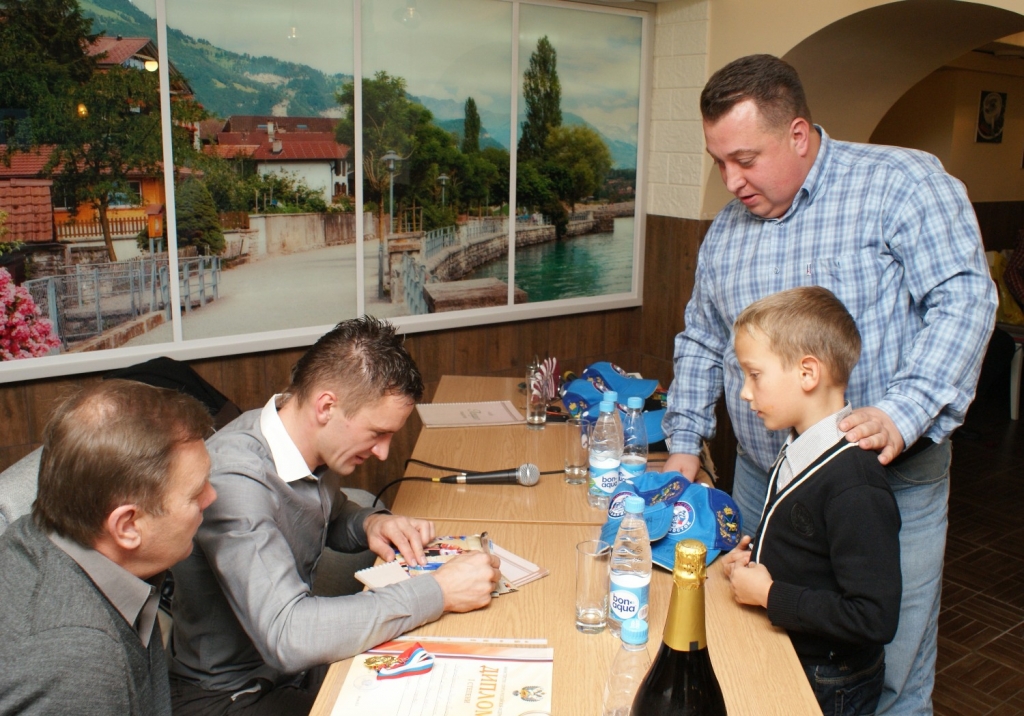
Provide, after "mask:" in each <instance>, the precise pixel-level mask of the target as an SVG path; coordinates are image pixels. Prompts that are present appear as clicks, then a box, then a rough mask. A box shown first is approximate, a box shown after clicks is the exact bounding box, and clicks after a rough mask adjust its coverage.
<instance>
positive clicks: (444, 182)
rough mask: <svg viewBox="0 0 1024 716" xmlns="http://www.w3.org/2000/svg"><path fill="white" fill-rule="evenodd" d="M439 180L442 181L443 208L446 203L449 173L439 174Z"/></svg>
mask: <svg viewBox="0 0 1024 716" xmlns="http://www.w3.org/2000/svg"><path fill="white" fill-rule="evenodd" d="M437 180H438V181H439V182H441V208H442V209H443V208H444V205H445V204H444V188H445V186H446V185H447V184H448V175H447V174H440V175H438V177H437Z"/></svg>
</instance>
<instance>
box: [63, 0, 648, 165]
mask: <svg viewBox="0 0 1024 716" xmlns="http://www.w3.org/2000/svg"><path fill="white" fill-rule="evenodd" d="M79 6H80V7H81V8H82V12H83V13H84V14H85V15H86V16H87V17H91V18H93V31H94V32H100V31H104V32H106V34H107V35H109V36H117V35H123V36H124V37H149V38H150V39H153V40H154V42H155V39H156V21H155V20H154V19H153V18H151V17H150V16H149V15H147V14H146V13H144V12H142V11H141V10H139V9H138V8H137V7H135V6H134V5H133V4H132V3H131V2H130V0H79ZM167 46H168V52H169V53H170V57H171V62H173V63H174V66H175V67H177V68H178V70H179V71H180V72H181V73H182V74H184V75H185V77H187V78H188V81H189V84H190V85H191V86H192V89H193V91H195V94H196V99H197V100H199V102H201V103H202V105H203V106H204V107H206V109H207V110H208V111H209V112H211V113H212V114H213V115H215V116H217V117H222V118H226V117H229V116H231V115H233V114H248V115H270V114H278V115H284V116H290V117H310V116H314V117H315V116H325V117H340V116H341V114H342V109H341V107H339V106H338V104H337V102H336V101H335V93H336V92H337V91H338V90H340V89H341V86H342V85H343V84H344V83H345V82H350V81H351V80H352V77H351V75H343V74H333V75H329V74H325V73H323V72H321V71H319V70H316V69H313V68H312V67H310V66H309V65H304V64H300V63H297V62H287V61H285V60H279V59H277V58H275V57H267V56H261V57H254V56H252V55H249V54H240V53H237V52H231V51H228V50H223V49H221V48H219V47H216V46H215V45H212V44H210V43H209V42H207V41H206V40H203V39H197V38H194V37H190V36H189V35H186V34H185V33H183V32H181V31H179V30H175V29H173V28H171V27H168V28H167ZM409 98H410V99H412V100H413V101H415V102H419V103H420V104H422V105H423V106H424V107H426V108H427V109H429V110H430V111H431V112H432V113H433V115H434V119H435V122H436V124H437V125H438V126H440V127H442V128H444V129H446V130H447V131H449V132H454V133H455V134H456V135H458V136H459V137H461V136H462V122H463V118H464V111H465V108H464V103H463V102H457V101H455V100H451V99H445V100H441V99H434V98H432V97H423V96H414V95H409ZM524 119H525V115H522V116H520V118H519V121H520V122H522V121H523V120H524ZM480 121H481V124H482V127H481V133H480V138H481V141H480V146H481V147H488V146H500V147H503V148H504V149H506V150H507V149H509V148H510V142H509V139H510V137H509V134H510V131H511V126H510V123H509V117H508V113H507V112H506V113H504V114H502V113H500V112H493V111H488V110H487V109H480ZM562 121H563V122H564V123H565V124H567V125H584V126H587V127H590V128H591V129H594V130H595V131H597V133H598V134H600V135H601V138H602V139H603V140H604V141H605V144H607V145H608V150H609V151H610V152H611V155H612V162H613V166H615V167H616V168H620V169H635V168H636V145H635V144H634V143H631V142H625V141H621V140H617V139H611V138H609V137H608V136H607V135H606V134H605V133H604V132H602V131H601V130H600V129H598V128H597V127H595V126H594V125H592V124H590V123H589V122H587V121H586V120H585V119H583V118H582V117H580V116H579V115H576V114H573V113H572V112H563V114H562Z"/></svg>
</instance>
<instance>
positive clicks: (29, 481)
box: [0, 447, 43, 534]
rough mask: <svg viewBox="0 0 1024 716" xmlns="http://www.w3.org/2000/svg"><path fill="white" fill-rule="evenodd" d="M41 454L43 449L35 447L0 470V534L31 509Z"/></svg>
mask: <svg viewBox="0 0 1024 716" xmlns="http://www.w3.org/2000/svg"><path fill="white" fill-rule="evenodd" d="M42 454H43V449H42V448H41V447H39V448H36V449H35V450H33V451H32V452H30V453H29V454H28V455H26V456H25V457H23V458H21V459H20V460H18V462H16V463H14V464H13V465H11V466H10V467H9V468H7V469H6V470H4V471H3V472H0V534H3V533H4V531H5V530H6V529H7V528H8V527H9V526H10V524H11V523H12V522H14V521H15V520H16V519H18V518H19V517H21V516H22V515H27V514H28V513H29V512H31V511H32V502H33V500H35V499H36V489H37V488H36V486H37V485H38V483H39V458H40V457H41V456H42Z"/></svg>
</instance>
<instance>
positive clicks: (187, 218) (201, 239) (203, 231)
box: [174, 179, 224, 255]
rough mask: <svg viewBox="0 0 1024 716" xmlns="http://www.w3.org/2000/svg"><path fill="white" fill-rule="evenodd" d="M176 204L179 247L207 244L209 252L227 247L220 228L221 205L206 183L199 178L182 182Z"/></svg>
mask: <svg viewBox="0 0 1024 716" xmlns="http://www.w3.org/2000/svg"><path fill="white" fill-rule="evenodd" d="M174 204H175V208H176V214H175V218H176V219H177V225H178V246H199V247H204V248H205V253H206V254H207V255H212V254H219V253H220V252H221V251H223V250H224V232H223V231H221V228H220V218H219V217H218V216H217V206H216V205H215V204H214V203H213V197H212V196H211V195H210V191H209V189H207V188H206V185H205V184H203V183H202V182H201V181H198V180H196V179H189V180H188V181H185V182H183V183H182V184H179V185H178V186H177V188H176V189H175V197H174Z"/></svg>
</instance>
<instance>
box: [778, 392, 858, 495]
mask: <svg viewBox="0 0 1024 716" xmlns="http://www.w3.org/2000/svg"><path fill="white" fill-rule="evenodd" d="M852 412H853V408H852V407H850V404H849V403H846V404H845V405H843V407H842V409H841V410H839V411H838V412H835V413H832V415H829V416H828V417H826V418H822V419H821V420H819V421H818V422H816V423H815V424H814V425H812V426H811V427H809V428H807V430H805V431H804V432H803V433H802V434H801V435H796V433H794V432H792V431H791V432H790V433H789V437H788V438H787V439H786V447H785V450H786V457H785V458H784V461H785V462H786V463H787V467H788V468H789V470H788V472H789V479H790V480H791V479H792V478H793V477H795V476H797V475H799V474H800V473H801V472H803V471H804V470H806V469H807V468H808V467H809V466H810V465H811V463H812V462H814V461H815V460H817V459H818V458H819V457H820V456H821V454H822V453H824V452H825V451H826V450H828V449H829V448H830V447H832V446H833V445H835V444H836V443H837V442H839V441H840V440H842V439H843V437H844V436H845V435H846V433H844V432H843V431H842V430H840V429H839V423H840V421H841V420H842V419H843V418H845V417H846V416H847V415H849V414H850V413H852ZM779 477H780V478H781V477H782V475H781V474H780V475H779ZM788 482H789V480H787V483H788ZM783 487H785V485H782V484H779V486H778V489H780V490H781V489H782V488H783Z"/></svg>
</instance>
